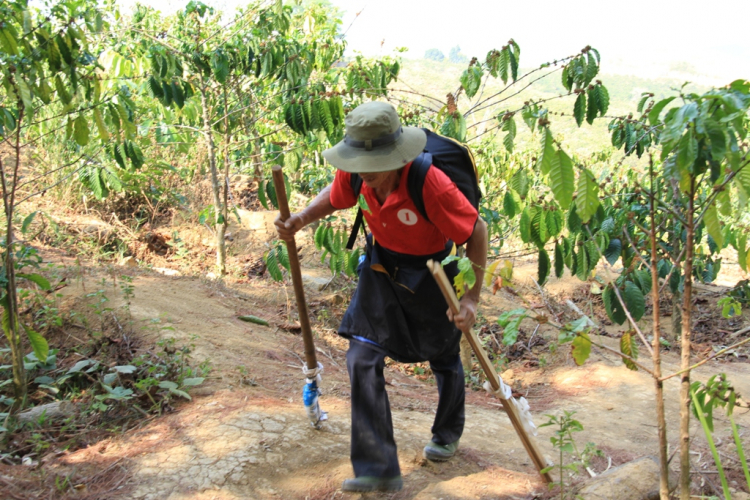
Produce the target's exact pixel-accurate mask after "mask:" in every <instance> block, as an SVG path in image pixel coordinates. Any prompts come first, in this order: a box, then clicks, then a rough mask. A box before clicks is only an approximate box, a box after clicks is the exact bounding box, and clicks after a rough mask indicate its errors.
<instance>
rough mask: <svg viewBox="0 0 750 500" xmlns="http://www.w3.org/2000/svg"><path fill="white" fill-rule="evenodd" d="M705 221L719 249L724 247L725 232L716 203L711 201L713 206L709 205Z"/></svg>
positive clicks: (704, 217)
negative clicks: (722, 228)
mask: <svg viewBox="0 0 750 500" xmlns="http://www.w3.org/2000/svg"><path fill="white" fill-rule="evenodd" d="M703 222H704V223H705V224H706V230H707V231H708V234H709V235H710V236H711V238H713V239H714V242H716V246H717V247H719V249H722V248H724V233H723V232H722V230H721V223H720V222H719V214H718V212H717V210H716V203H711V206H710V207H708V209H707V210H706V214H705V215H704V216H703Z"/></svg>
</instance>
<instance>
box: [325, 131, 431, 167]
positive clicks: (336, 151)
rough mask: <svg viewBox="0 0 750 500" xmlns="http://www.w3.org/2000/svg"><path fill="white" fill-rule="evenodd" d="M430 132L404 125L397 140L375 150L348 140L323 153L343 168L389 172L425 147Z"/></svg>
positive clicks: (329, 160)
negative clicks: (354, 145)
mask: <svg viewBox="0 0 750 500" xmlns="http://www.w3.org/2000/svg"><path fill="white" fill-rule="evenodd" d="M426 145H427V134H425V132H424V130H422V129H421V128H417V127H404V128H403V133H402V134H401V136H400V137H399V138H398V139H397V140H396V142H394V143H393V144H389V145H388V146H380V147H377V148H373V149H372V150H371V151H366V150H365V149H361V148H355V147H352V146H350V145H348V144H346V143H345V142H344V141H341V142H339V143H338V144H336V145H335V146H333V147H332V148H329V149H326V150H325V151H323V157H324V158H325V159H326V160H328V162H329V163H330V164H331V165H333V166H334V167H336V168H338V169H339V170H343V171H344V172H352V173H356V174H359V173H370V172H387V171H389V170H396V169H399V168H401V167H404V166H406V165H407V164H408V163H409V162H410V161H413V160H414V159H415V158H416V157H417V156H419V154H420V153H421V152H422V151H424V147H425V146H426Z"/></svg>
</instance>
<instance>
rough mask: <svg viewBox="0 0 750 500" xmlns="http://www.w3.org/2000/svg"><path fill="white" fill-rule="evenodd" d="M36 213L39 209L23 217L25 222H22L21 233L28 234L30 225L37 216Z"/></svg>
mask: <svg viewBox="0 0 750 500" xmlns="http://www.w3.org/2000/svg"><path fill="white" fill-rule="evenodd" d="M36 214H37V211H36V210H34V211H33V212H31V213H30V214H29V215H27V216H26V217H25V218H24V219H23V223H22V224H21V234H26V232H27V231H28V230H29V226H31V223H32V222H33V221H34V217H35V216H36Z"/></svg>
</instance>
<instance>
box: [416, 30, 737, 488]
mask: <svg viewBox="0 0 750 500" xmlns="http://www.w3.org/2000/svg"><path fill="white" fill-rule="evenodd" d="M519 55H520V48H519V47H518V45H517V44H516V43H515V42H514V41H513V40H511V41H510V42H509V43H508V45H506V46H505V47H503V48H502V49H501V50H496V51H491V52H490V53H489V54H488V55H487V57H486V58H485V60H484V61H481V62H480V61H478V60H477V59H476V58H475V59H473V60H472V61H471V63H470V64H469V67H468V68H467V69H466V71H464V73H463V74H462V76H461V79H460V86H459V89H458V91H457V92H455V93H452V94H449V95H448V100H447V102H445V103H444V104H443V106H442V108H440V109H439V110H438V111H437V112H434V113H425V114H424V115H423V116H422V117H421V122H422V123H427V124H429V125H431V126H432V127H434V128H439V130H440V131H441V132H442V133H443V134H445V135H448V136H451V137H453V138H455V139H457V140H459V141H469V142H472V141H473V142H479V145H478V147H476V150H477V151H479V152H480V154H479V161H478V163H479V166H480V175H482V174H486V173H488V172H489V173H492V176H491V177H493V178H494V179H487V178H486V179H485V182H484V184H485V186H486V185H492V186H496V189H497V190H496V191H495V192H493V195H494V196H493V200H492V203H491V204H487V203H486V202H485V205H484V206H483V207H482V213H483V215H484V216H485V217H487V216H488V215H489V216H490V218H494V220H496V221H502V223H500V222H498V223H497V226H496V227H497V229H496V230H497V231H498V232H500V231H502V230H503V229H502V228H507V227H510V228H513V227H517V229H518V234H519V236H520V238H521V240H522V241H523V242H524V243H527V244H529V245H532V246H533V247H536V249H537V252H538V276H537V282H538V283H539V285H543V284H544V283H545V282H546V281H547V279H548V277H549V276H550V275H551V274H552V273H553V272H554V274H555V275H556V276H558V277H561V276H562V274H563V272H564V270H565V269H566V268H567V269H568V270H569V271H570V272H571V274H573V275H575V276H577V277H578V278H579V279H581V280H584V281H586V280H588V279H590V277H591V276H592V273H593V271H594V270H595V268H596V267H597V266H599V265H600V264H603V265H604V268H605V271H606V273H607V274H608V276H606V282H605V284H606V286H605V287H604V290H603V291H602V299H603V301H604V305H605V309H606V312H607V315H608V316H609V317H610V319H611V320H612V321H613V322H615V323H617V324H620V325H622V324H625V323H626V322H627V323H628V325H629V328H628V329H627V331H625V332H624V333H623V334H622V337H621V341H620V348H621V349H620V353H619V354H620V356H621V357H622V359H623V361H624V362H625V364H626V365H627V366H628V367H629V368H631V369H638V368H641V369H644V370H646V371H648V372H649V373H650V374H651V375H652V377H653V378H654V382H655V390H656V407H657V418H658V422H659V442H660V459H661V486H660V494H661V496H662V498H665V499H666V498H668V484H667V479H668V475H667V471H668V470H667V456H666V452H667V439H666V421H665V418H664V396H663V382H664V381H665V380H667V379H668V378H671V377H674V376H680V377H681V392H680V401H681V418H680V436H681V449H680V454H681V463H680V466H681V467H680V468H681V498H688V497H689V487H690V467H689V433H688V423H689V404H690V392H689V391H690V371H691V369H692V368H693V365H691V354H690V352H691V345H690V338H691V318H692V300H693V282H694V280H696V279H697V280H699V281H702V282H711V281H713V280H714V279H715V277H716V275H717V273H718V272H719V270H720V267H721V258H720V257H719V252H720V251H721V250H722V249H723V248H725V247H727V246H729V245H731V246H732V247H734V248H735V249H736V250H737V252H738V255H739V261H740V265H741V266H742V267H743V269H746V266H747V258H748V248H747V232H746V230H745V229H744V227H743V226H742V225H741V224H737V221H738V219H739V217H740V216H741V214H742V213H744V212H745V211H746V208H747V202H748V194H749V193H750V168H747V165H748V163H750V158H748V140H747V128H748V127H747V123H748V107H749V106H750V100H749V98H750V84H749V83H748V82H746V81H744V80H738V81H735V82H733V83H731V84H730V85H728V86H726V87H724V88H720V89H714V90H712V91H709V92H707V93H705V94H700V95H699V94H693V93H688V92H684V91H683V92H681V93H680V94H679V95H676V96H673V97H669V98H667V99H663V100H659V101H656V100H655V99H654V95H653V94H650V93H645V94H644V95H643V98H642V99H641V101H640V103H639V105H638V107H637V110H635V111H634V112H633V113H630V114H627V115H625V116H616V117H612V116H608V114H607V113H608V108H609V93H608V91H607V89H606V87H605V86H604V85H603V84H602V82H601V81H598V80H596V76H597V73H598V68H599V54H598V52H597V51H596V50H595V49H593V48H591V47H586V48H585V49H584V50H582V51H581V53H579V54H577V55H574V56H571V57H567V58H564V59H562V60H557V61H554V62H553V63H552V64H543V65H541V66H540V67H539V68H536V69H534V70H532V71H529V72H527V73H525V74H524V75H521V76H519V75H518V67H519ZM556 72H558V73H559V74H560V80H561V85H562V87H563V88H564V89H565V92H563V93H561V94H559V95H557V96H552V97H549V98H547V99H544V100H537V101H526V102H525V103H524V104H523V106H521V107H519V108H517V109H510V110H508V109H507V108H504V107H503V106H504V105H505V103H506V102H507V101H508V100H509V99H510V98H511V97H513V96H514V95H516V94H517V93H518V92H520V91H521V90H523V88H525V86H529V85H532V84H533V83H534V81H537V80H539V79H541V78H547V77H549V76H550V75H552V74H553V73H556ZM491 78H499V79H501V80H502V81H503V84H504V87H502V89H501V90H500V91H499V92H496V93H494V94H492V95H491V96H490V97H487V98H485V97H482V94H483V92H484V90H485V88H486V85H487V82H488V80H490V79H491ZM556 99H571V100H572V101H573V102H572V104H573V107H572V113H568V115H569V116H571V117H572V119H573V120H575V123H576V125H577V126H578V127H580V126H582V125H583V122H584V121H585V122H587V123H589V124H591V123H593V122H594V121H595V120H601V119H606V120H608V129H609V131H610V134H611V141H612V145H613V147H614V148H615V150H622V152H623V153H624V155H623V156H624V157H625V158H623V160H622V161H619V162H617V163H616V164H613V162H612V159H611V156H610V155H609V154H605V155H596V156H594V157H592V158H588V159H584V158H581V157H578V156H577V155H575V154H568V153H567V152H566V151H565V149H564V145H563V141H561V140H558V138H557V136H556V134H555V133H554V131H553V127H554V123H553V121H558V120H564V119H565V118H557V116H558V115H563V114H564V113H553V112H552V111H550V109H549V107H548V102H549V101H552V100H556ZM434 101H437V99H434V98H433V99H432V102H434ZM488 109H489V110H493V113H492V115H493V117H492V118H490V119H489V120H487V119H485V120H477V119H476V118H475V117H474V115H475V114H476V113H477V112H479V111H485V110H488ZM485 112H486V111H485ZM519 115H520V117H521V119H522V121H523V122H524V123H525V124H526V126H527V127H528V128H529V129H530V130H531V131H532V132H535V133H536V136H537V137H539V138H540V146H539V148H538V149H536V151H535V156H534V158H531V159H529V158H527V159H526V161H523V160H521V159H520V158H519V157H517V156H512V154H513V151H514V148H515V141H516V135H517V133H518V124H517V123H516V118H517V117H518V116H519ZM471 121H473V122H474V123H473V124H469V123H471ZM493 122H494V124H492V123H493ZM486 123H490V124H491V125H490V126H489V127H488V128H486V130H484V131H481V132H480V130H481V129H480V128H479V127H478V125H480V124H486ZM467 124H469V125H467ZM472 128H474V132H475V133H474V134H473V136H472ZM488 131H496V132H504V135H503V137H502V144H503V147H504V148H505V149H506V151H507V155H506V156H505V157H502V156H499V155H498V150H497V146H495V145H494V144H493V142H492V141H483V140H482V138H481V136H482V135H485V134H487V132H488ZM498 156H499V157H498ZM646 156H647V157H648V158H646ZM629 157H637V158H643V160H644V161H645V160H646V159H648V160H649V161H648V163H647V164H644V162H640V163H639V162H634V161H631V160H630V158H629ZM626 160H627V161H628V166H627V167H624V166H623V164H624V162H625V161H626ZM499 165H500V166H499ZM503 166H504V167H505V168H503ZM508 167H510V168H508ZM498 179H499V181H500V182H499V183H498ZM529 179H534V180H535V182H529ZM540 181H541V182H540ZM613 181H616V182H613ZM503 191H504V193H503ZM490 227H492V224H490ZM618 264H620V265H621V266H622V267H621V268H619V269H616V268H615V267H614V266H617V265H618ZM465 269H466V271H465V273H462V274H465V276H459V277H458V278H457V280H458V281H459V282H464V283H466V282H470V283H471V282H472V278H471V275H472V274H473V273H472V271H471V270H470V269H469V268H468V267H466V268H465ZM488 271H489V273H488V276H487V278H488V281H490V280H492V279H493V278H492V276H493V274H494V275H497V277H498V279H508V278H509V276H510V274H509V273H508V272H507V269H504V266H502V267H501V268H498V267H497V263H495V264H493V265H492V266H490V268H489V269H488ZM665 287H669V289H670V291H671V292H672V294H673V297H674V300H675V304H676V305H675V307H676V308H677V309H678V310H679V312H680V314H679V316H678V317H679V318H680V323H679V324H678V325H675V328H673V331H674V332H676V335H678V336H679V337H680V341H681V352H682V367H681V370H680V371H679V372H677V373H674V374H671V375H667V376H664V375H662V373H661V361H660V348H661V326H660V311H659V297H660V292H661V291H662V290H664V288H665ZM648 295H651V302H652V305H653V313H652V314H653V331H652V332H651V335H652V341H651V342H649V341H648V340H647V338H646V335H645V334H644V332H643V331H642V330H641V329H640V327H639V324H638V321H639V320H640V319H641V318H642V317H643V316H644V315H645V312H646V297H647V296H648ZM678 301H679V303H678ZM526 317H530V318H536V319H537V320H539V321H542V322H549V320H548V319H547V318H543V317H540V316H538V315H537V314H536V313H534V312H532V311H529V310H526V309H523V308H522V309H518V310H515V311H509V312H507V313H506V314H504V315H503V316H502V317H501V319H500V323H501V325H502V326H503V327H504V328H505V330H506V331H505V334H506V340H507V341H509V342H510V343H513V341H514V340H513V339H514V338H515V336H514V334H515V335H517V328H518V325H519V324H520V321H521V320H522V319H524V318H526ZM557 326H559V327H560V328H561V339H560V340H561V341H568V342H571V341H572V343H573V357H574V359H575V360H576V362H578V363H579V364H582V363H583V362H584V361H585V359H586V358H587V357H588V355H589V353H590V350H591V345H592V340H591V339H590V337H589V336H588V334H587V330H588V329H587V328H586V327H585V326H586V323H585V322H577V323H576V324H574V325H568V326H565V325H557ZM639 342H640V343H641V346H642V347H644V348H645V349H647V350H648V351H649V353H650V354H651V355H652V363H653V367H652V368H650V369H649V368H647V367H645V366H644V365H643V364H642V363H640V362H639V361H638V352H639V348H638V344H639ZM743 342H744V341H743ZM732 347H735V346H732Z"/></svg>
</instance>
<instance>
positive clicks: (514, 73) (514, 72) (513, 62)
mask: <svg viewBox="0 0 750 500" xmlns="http://www.w3.org/2000/svg"><path fill="white" fill-rule="evenodd" d="M518 55H519V52H516V53H515V54H514V53H513V52H511V51H508V59H510V74H511V77H512V78H513V81H514V82H515V81H516V80H517V79H518Z"/></svg>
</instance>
